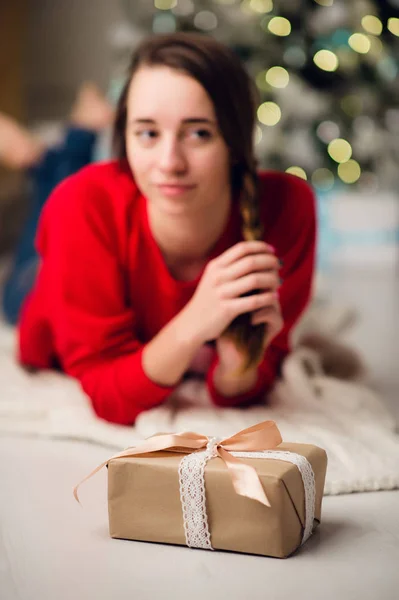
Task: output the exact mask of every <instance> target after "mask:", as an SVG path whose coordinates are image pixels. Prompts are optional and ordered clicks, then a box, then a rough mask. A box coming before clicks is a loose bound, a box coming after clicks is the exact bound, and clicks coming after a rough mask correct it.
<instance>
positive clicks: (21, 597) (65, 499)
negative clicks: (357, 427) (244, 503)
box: [0, 269, 399, 600]
mask: <svg viewBox="0 0 399 600" xmlns="http://www.w3.org/2000/svg"><path fill="white" fill-rule="evenodd" d="M328 288H329V290H330V294H331V295H332V297H333V298H335V299H337V300H339V301H341V302H343V303H349V304H355V305H356V306H358V308H359V311H360V315H361V321H360V322H359V324H358V326H357V327H356V328H355V329H354V330H353V331H352V332H351V333H350V334H348V338H350V339H351V341H352V342H353V343H354V344H355V345H357V346H358V347H359V348H360V349H361V350H362V351H363V353H364V355H365V356H366V359H367V361H368V363H369V364H370V366H371V368H372V373H373V379H374V381H375V384H376V385H377V386H378V387H379V389H381V390H382V391H383V393H384V394H385V395H386V398H387V402H388V404H389V406H390V407H391V408H392V410H393V411H394V413H395V414H396V416H397V418H398V422H399V406H398V405H399V402H398V398H399V360H398V355H397V351H396V345H397V339H398V333H399V327H398V307H399V302H398V282H397V280H395V277H394V276H393V274H392V272H391V273H387V272H382V271H380V272H379V271H375V272H373V273H365V272H353V271H347V272H344V271H343V270H342V269H341V270H340V271H339V272H337V273H335V274H332V276H331V278H330V280H329V283H328ZM108 455H109V450H107V449H105V448H100V447H97V446H94V445H90V444H84V443H78V442H74V443H71V442H66V441H51V440H28V439H12V438H9V437H5V436H3V437H0V456H1V457H2V460H1V461H0V536H1V537H0V598H1V600H44V599H46V600H47V599H51V600H52V599H53V598H54V599H57V600H91V599H93V600H94V599H95V600H108V599H112V600H113V599H118V600H125V599H126V600H128V599H129V600H132V599H134V600H142V599H143V600H146V599H155V598H156V599H157V600H163V599H167V600H169V599H173V600H180V599H183V598H184V599H187V598H190V599H192V600H197V599H198V600H199V599H201V600H202V599H203V598H205V597H208V598H213V597H218V598H220V599H221V600H224V599H229V600H236V599H237V600H240V599H242V600H247V599H251V600H258V599H259V600H261V599H262V600H263V599H268V600H280V599H281V600H283V599H284V600H289V599H295V600H318V599H319V598H320V599H323V600H352V599H353V600H355V599H356V600H376V599H377V598H378V599H379V600H396V599H397V598H398V597H399V569H398V566H399V491H390V492H376V493H364V494H350V495H346V496H344V495H343V496H336V497H331V496H330V497H326V498H325V499H324V504H323V520H322V525H321V527H320V528H319V530H318V531H317V532H316V534H315V535H314V536H313V537H312V538H311V539H310V540H309V541H308V543H307V544H306V546H304V547H303V548H302V549H301V550H300V551H299V552H298V553H296V554H295V555H294V556H292V557H291V558H289V559H287V560H278V559H270V558H262V557H256V556H245V555H239V554H230V553H222V552H207V551H201V550H190V549H187V548H184V547H172V546H163V545H158V544H147V543H139V542H126V541H119V540H111V539H110V538H109V537H108V534H107V510H106V472H104V471H103V472H101V473H100V474H98V475H97V477H95V478H94V479H93V480H92V481H91V482H90V485H87V486H86V487H84V488H83V489H82V492H81V500H82V503H83V509H82V508H81V507H80V506H79V505H77V504H76V502H75V501H74V500H73V498H72V488H73V486H74V485H75V484H76V483H77V480H79V478H80V477H81V475H82V474H85V473H87V472H89V471H90V470H91V469H92V468H93V467H94V466H96V465H97V464H99V463H100V462H101V461H102V460H104V459H106V458H108Z"/></svg>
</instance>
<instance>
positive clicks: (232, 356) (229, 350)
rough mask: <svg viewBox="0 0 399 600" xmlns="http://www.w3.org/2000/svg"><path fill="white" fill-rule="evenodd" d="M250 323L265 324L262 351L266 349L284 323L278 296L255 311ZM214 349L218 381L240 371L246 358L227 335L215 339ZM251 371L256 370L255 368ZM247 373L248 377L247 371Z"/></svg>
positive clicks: (230, 377) (231, 376)
mask: <svg viewBox="0 0 399 600" xmlns="http://www.w3.org/2000/svg"><path fill="white" fill-rule="evenodd" d="M252 323H253V325H257V324H260V323H266V324H267V328H266V335H265V339H264V346H263V349H264V351H266V348H267V347H268V345H269V344H270V342H271V341H272V339H273V338H274V337H275V336H276V335H277V334H278V333H280V331H281V330H282V328H283V325H284V322H283V318H282V315H281V309H280V303H279V300H278V298H274V299H273V300H272V301H271V302H270V304H269V305H268V306H266V307H264V308H261V309H260V310H258V311H255V312H254V313H253V315H252ZM216 351H217V354H218V357H219V365H218V380H219V381H220V382H221V381H222V380H223V379H224V378H225V379H228V380H229V381H230V380H232V379H233V378H234V374H235V373H241V370H242V366H243V365H244V363H245V361H246V358H245V357H244V355H243V354H242V353H241V352H240V351H239V350H238V349H237V348H236V346H235V344H234V343H233V342H232V340H231V339H230V338H228V337H227V336H220V337H219V338H218V339H217V340H216ZM253 371H254V372H256V371H257V369H256V368H255V369H253ZM247 374H248V377H249V373H248V372H247ZM247 374H246V375H247ZM238 377H241V376H238ZM249 379H250V377H249Z"/></svg>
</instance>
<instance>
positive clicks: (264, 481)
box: [89, 421, 327, 558]
mask: <svg viewBox="0 0 399 600" xmlns="http://www.w3.org/2000/svg"><path fill="white" fill-rule="evenodd" d="M265 425H266V429H267V428H268V429H269V432H270V428H272V429H273V432H274V439H273V440H272V441H271V443H270V440H269V443H262V442H261V444H260V447H259V444H258V445H257V449H256V450H255V451H254V448H253V446H254V445H253V444H252V448H251V449H250V450H246V451H242V446H243V443H242V440H244V446H248V441H247V439H245V437H246V436H247V435H248V432H249V436H251V431H255V435H256V433H257V432H259V431H260V430H261V429H262V426H263V427H264V426H265ZM179 435H181V436H187V435H189V436H197V438H196V439H197V440H198V439H199V438H201V439H202V440H203V441H202V446H199V449H198V450H197V449H195V450H194V451H191V452H188V451H187V448H186V447H185V448H184V449H183V448H180V447H179V444H180V442H177V443H176V437H178V436H179ZM240 436H241V437H240ZM170 437H173V438H174V439H175V441H174V444H173V445H172V446H171V447H169V448H168V450H156V449H155V450H152V451H151V452H150V453H149V452H147V453H141V454H137V455H133V456H132V455H129V454H130V452H129V450H131V451H133V452H135V451H136V452H137V449H138V448H140V447H141V444H139V446H136V447H135V448H132V449H127V450H125V451H124V452H121V453H119V454H118V455H116V456H115V457H113V458H111V459H110V460H109V461H107V462H106V463H104V464H107V466H108V513H109V533H110V536H111V537H112V538H120V539H129V540H140V541H147V542H161V543H165V544H179V545H188V546H191V547H196V548H205V549H210V550H212V549H214V550H216V549H218V550H230V551H235V552H243V553H249V554H258V555H264V556H272V557H279V558H285V557H287V556H289V555H291V554H292V553H293V552H294V551H295V550H296V549H297V548H299V547H300V546H301V544H302V543H304V542H305V541H306V540H307V539H308V538H309V536H310V535H311V533H312V532H313V531H314V529H315V527H316V526H317V525H318V524H319V523H320V520H321V504H322V497H323V490H324V482H325V475H326V468H327V455H326V452H325V451H324V450H323V449H322V448H319V447H317V446H314V445H310V444H298V443H281V436H280V433H279V432H278V429H277V427H276V426H275V424H274V423H273V422H271V421H266V422H264V423H260V424H258V425H256V426H254V427H252V428H248V429H245V430H243V431H242V432H239V433H238V434H236V435H235V436H232V437H231V438H228V440H222V441H219V442H217V440H215V439H209V438H207V437H206V436H200V435H199V434H192V433H189V434H186V433H183V434H177V436H176V435H174V434H170V435H166V436H165V435H160V436H153V437H152V438H149V439H148V440H146V441H145V442H144V444H147V443H149V444H153V443H154V440H155V441H156V445H158V446H160V445H162V442H161V440H162V438H170ZM272 437H273V436H272ZM226 441H227V442H229V441H231V443H230V446H229V443H227V444H226ZM237 441H238V444H237ZM276 441H277V442H278V443H277V444H276V443H275V442H276ZM250 446H251V444H250ZM255 446H256V444H255ZM265 446H266V448H265ZM226 447H228V448H229V450H228V452H227V451H226V450H225V448H226ZM172 448H173V449H172ZM144 449H145V447H144ZM142 450H143V448H142V449H141V450H139V452H142ZM237 450H238V451H237ZM227 454H228V455H229V456H227ZM254 454H255V455H256V456H257V457H256V458H255V457H254ZM221 456H222V457H223V458H222V457H221ZM231 462H233V467H232V466H231ZM234 465H235V466H234ZM242 465H247V466H249V470H250V471H251V472H252V475H255V477H256V479H257V482H258V485H259V482H260V487H259V488H258V489H257V490H256V489H255V488H256V485H255V483H254V482H252V484H251V482H249V480H248V477H246V478H245V477H244V478H242V475H240V476H239V477H238V478H239V479H241V481H239V482H238V483H237V481H236V482H235V481H234V480H235V478H236V479H237V477H236V475H237V469H238V471H239V472H240V471H241V467H242ZM102 466H104V465H101V466H100V467H98V468H97V469H96V471H97V470H98V469H100V468H101V467H102ZM251 467H252V469H251ZM246 468H247V467H245V466H244V470H245V469H246ZM232 470H234V471H236V473H235V474H234V473H233V474H232V473H231V471H232ZM96 471H95V472H96ZM92 474H94V473H92ZM247 475H248V474H247ZM252 475H251V476H252ZM248 476H249V475H248ZM89 477H90V476H89ZM251 485H253V491H252V492H248V489H249V488H251ZM240 486H241V489H240ZM243 488H245V489H243ZM244 494H245V495H244ZM248 495H249V496H251V495H252V497H248ZM259 496H263V498H264V499H262V498H260V497H259ZM255 497H256V498H257V499H253V498H255Z"/></svg>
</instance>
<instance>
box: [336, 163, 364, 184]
mask: <svg viewBox="0 0 399 600" xmlns="http://www.w3.org/2000/svg"><path fill="white" fill-rule="evenodd" d="M361 174H362V170H361V168H360V165H359V163H358V162H357V161H356V160H348V161H347V162H345V163H341V164H340V165H338V177H339V178H340V179H341V180H342V181H343V182H344V183H355V182H356V181H357V180H358V179H359V177H360V175H361Z"/></svg>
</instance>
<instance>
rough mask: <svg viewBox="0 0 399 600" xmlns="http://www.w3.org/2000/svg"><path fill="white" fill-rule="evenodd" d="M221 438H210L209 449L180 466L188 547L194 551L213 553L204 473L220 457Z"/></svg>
mask: <svg viewBox="0 0 399 600" xmlns="http://www.w3.org/2000/svg"><path fill="white" fill-rule="evenodd" d="M217 441H218V440H217V438H210V439H209V441H208V444H207V447H206V450H202V451H201V452H193V453H192V454H187V455H186V456H185V457H184V458H182V460H181V461H180V464H179V483H180V501H181V505H182V510H183V521H184V532H185V534H186V544H187V546H189V547H190V548H205V549H207V550H213V548H212V544H211V534H210V533H209V527H208V516H207V514H206V497H205V480H204V470H205V466H206V463H207V462H208V460H210V459H211V458H213V457H214V456H216V444H217Z"/></svg>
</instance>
